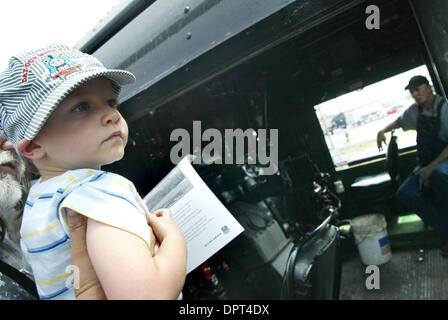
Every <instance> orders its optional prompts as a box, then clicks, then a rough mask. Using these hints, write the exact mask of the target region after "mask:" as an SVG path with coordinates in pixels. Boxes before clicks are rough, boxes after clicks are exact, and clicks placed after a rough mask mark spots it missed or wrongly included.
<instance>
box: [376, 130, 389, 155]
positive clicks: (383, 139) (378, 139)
mask: <svg viewBox="0 0 448 320" xmlns="http://www.w3.org/2000/svg"><path fill="white" fill-rule="evenodd" d="M383 143H384V144H387V143H386V137H385V136H384V131H383V130H380V131H378V134H377V136H376V144H377V145H378V150H379V151H382V150H383Z"/></svg>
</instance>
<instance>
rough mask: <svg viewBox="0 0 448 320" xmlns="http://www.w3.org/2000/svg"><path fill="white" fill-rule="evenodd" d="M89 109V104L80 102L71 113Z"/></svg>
mask: <svg viewBox="0 0 448 320" xmlns="http://www.w3.org/2000/svg"><path fill="white" fill-rule="evenodd" d="M88 109H89V104H88V103H87V102H82V103H80V104H78V105H77V106H76V107H74V108H73V109H72V112H84V111H87V110H88Z"/></svg>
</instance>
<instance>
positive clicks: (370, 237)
mask: <svg viewBox="0 0 448 320" xmlns="http://www.w3.org/2000/svg"><path fill="white" fill-rule="evenodd" d="M350 225H351V227H352V232H353V236H354V237H355V242H356V246H357V247H358V251H359V255H360V257H361V261H362V262H363V263H364V264H366V265H381V264H384V263H386V262H388V261H389V260H390V259H391V258H392V251H391V249H390V244H389V238H388V236H387V223H386V218H385V217H384V216H383V215H382V214H366V215H363V216H359V217H356V218H353V219H352V220H351V222H350Z"/></svg>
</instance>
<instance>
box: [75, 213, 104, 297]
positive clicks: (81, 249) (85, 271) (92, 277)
mask: <svg viewBox="0 0 448 320" xmlns="http://www.w3.org/2000/svg"><path fill="white" fill-rule="evenodd" d="M67 220H68V221H67V224H68V227H69V230H70V242H71V256H72V265H74V266H77V267H78V268H79V279H75V281H77V280H79V283H75V294H76V299H78V300H104V299H106V296H105V294H104V292H103V288H102V286H101V283H100V281H99V280H98V277H97V275H96V273H95V270H94V269H93V266H92V264H91V263H90V259H89V255H88V253H87V245H86V231H87V230H86V229H87V217H85V216H83V215H81V214H78V213H76V212H75V211H73V210H70V209H67ZM76 285H77V286H79V287H78V288H76Z"/></svg>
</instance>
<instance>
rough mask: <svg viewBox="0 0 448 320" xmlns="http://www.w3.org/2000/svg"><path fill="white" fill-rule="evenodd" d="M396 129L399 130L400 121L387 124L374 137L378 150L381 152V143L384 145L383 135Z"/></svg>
mask: <svg viewBox="0 0 448 320" xmlns="http://www.w3.org/2000/svg"><path fill="white" fill-rule="evenodd" d="M397 128H400V121H399V120H398V119H397V120H395V121H393V122H392V123H390V124H388V125H387V126H386V127H384V128H383V129H382V130H380V131H378V134H377V136H376V143H377V145H378V150H380V151H381V150H383V143H384V144H386V137H385V136H384V134H385V133H386V132H389V131H391V130H393V129H397Z"/></svg>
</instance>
